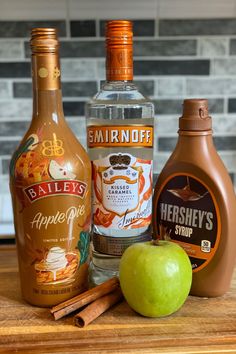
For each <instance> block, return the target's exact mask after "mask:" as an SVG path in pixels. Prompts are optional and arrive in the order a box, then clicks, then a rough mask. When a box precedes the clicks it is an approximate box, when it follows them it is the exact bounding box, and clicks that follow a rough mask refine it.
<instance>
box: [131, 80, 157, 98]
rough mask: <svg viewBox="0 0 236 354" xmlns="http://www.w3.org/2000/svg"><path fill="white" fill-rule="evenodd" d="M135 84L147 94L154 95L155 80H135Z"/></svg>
mask: <svg viewBox="0 0 236 354" xmlns="http://www.w3.org/2000/svg"><path fill="white" fill-rule="evenodd" d="M135 84H136V85H137V87H138V88H139V91H140V92H142V94H144V95H145V96H153V95H154V86H155V84H154V80H135Z"/></svg>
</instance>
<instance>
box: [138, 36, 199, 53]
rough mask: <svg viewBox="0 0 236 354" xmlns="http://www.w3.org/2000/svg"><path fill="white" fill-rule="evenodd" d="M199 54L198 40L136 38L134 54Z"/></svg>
mask: <svg viewBox="0 0 236 354" xmlns="http://www.w3.org/2000/svg"><path fill="white" fill-rule="evenodd" d="M196 54H197V41H196V40H193V39H181V40H136V41H134V56H154V57H155V56H185V55H196Z"/></svg>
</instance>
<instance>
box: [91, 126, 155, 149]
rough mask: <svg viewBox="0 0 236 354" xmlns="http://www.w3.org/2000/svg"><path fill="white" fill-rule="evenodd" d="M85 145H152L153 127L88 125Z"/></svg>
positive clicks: (149, 146) (150, 146)
mask: <svg viewBox="0 0 236 354" xmlns="http://www.w3.org/2000/svg"><path fill="white" fill-rule="evenodd" d="M87 145H88V147H89V148H95V147H148V148H152V147H153V127H152V126H144V125H122V126H121V125H112V126H104V125H102V126H99V125H98V126H89V127H88V128H87Z"/></svg>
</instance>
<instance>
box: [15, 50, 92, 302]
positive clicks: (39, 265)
mask: <svg viewBox="0 0 236 354" xmlns="http://www.w3.org/2000/svg"><path fill="white" fill-rule="evenodd" d="M48 56H49V57H51V56H50V54H49V55H48ZM44 59H45V58H44ZM54 59H55V55H54ZM54 59H53V60H54ZM40 60H41V59H40V58H39V59H38V60H37V58H36V60H34V65H33V75H34V76H35V75H38V73H39V72H40V73H41V78H40V80H43V79H44V78H45V80H46V79H47V77H46V76H47V75H46V74H45V73H47V72H46V70H42V67H41V66H40V63H41V62H40ZM46 62H47V61H46V60H44V65H45V63H46ZM51 66H52V67H53V68H54V66H53V65H51ZM39 69H41V71H39ZM53 70H54V69H53ZM58 70H59V69H58V68H57V70H56V71H54V74H53V75H54V76H52V77H54V78H55V80H59V79H58V75H59V73H60V72H59V71H58ZM55 73H56V75H55ZM49 74H50V72H49ZM35 81H36V82H35V83H34V98H33V104H34V107H33V119H32V122H31V125H30V127H29V130H28V131H27V133H26V135H25V136H24V138H23V140H22V142H21V143H20V145H19V147H18V149H17V150H16V152H15V154H14V155H13V157H12V160H11V166H10V174H11V178H10V188H11V194H12V201H13V208H14V223H15V230H16V241H17V250H18V260H19V273H20V280H21V289H22V295H23V298H24V299H25V300H26V301H28V302H29V303H31V304H33V305H38V306H43V307H44V306H45V307H47V306H52V305H55V304H58V303H60V302H61V301H64V300H66V299H68V298H70V297H72V296H74V295H76V294H78V293H80V292H82V291H84V290H85V289H86V288H87V286H88V266H89V264H88V262H89V229H90V215H91V209H90V208H91V205H90V204H91V186H90V181H91V168H90V160H89V158H88V155H87V153H86V152H85V150H84V149H83V147H82V146H81V145H80V143H79V142H78V140H77V139H76V137H75V136H74V134H73V133H72V131H71V130H70V128H69V127H68V126H67V124H66V122H65V119H64V115H63V109H62V100H61V91H60V89H59V86H58V88H57V89H56V88H55V87H52V86H56V84H55V82H54V81H53V85H52V84H51V87H50V88H49V89H47V85H46V84H44V85H43V89H41V87H42V84H40V85H41V87H38V86H37V80H35Z"/></svg>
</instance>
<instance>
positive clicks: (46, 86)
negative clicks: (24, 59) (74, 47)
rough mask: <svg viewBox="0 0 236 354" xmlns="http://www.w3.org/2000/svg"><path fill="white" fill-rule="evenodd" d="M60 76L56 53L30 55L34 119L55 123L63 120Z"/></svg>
mask: <svg viewBox="0 0 236 354" xmlns="http://www.w3.org/2000/svg"><path fill="white" fill-rule="evenodd" d="M60 75H61V73H60V64H59V56H58V54H57V53H40V54H33V55H32V81H33V117H34V118H40V119H42V120H50V119H52V120H53V121H54V122H56V123H57V122H58V121H59V120H62V119H64V113H63V106H62V96H61V80H60Z"/></svg>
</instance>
